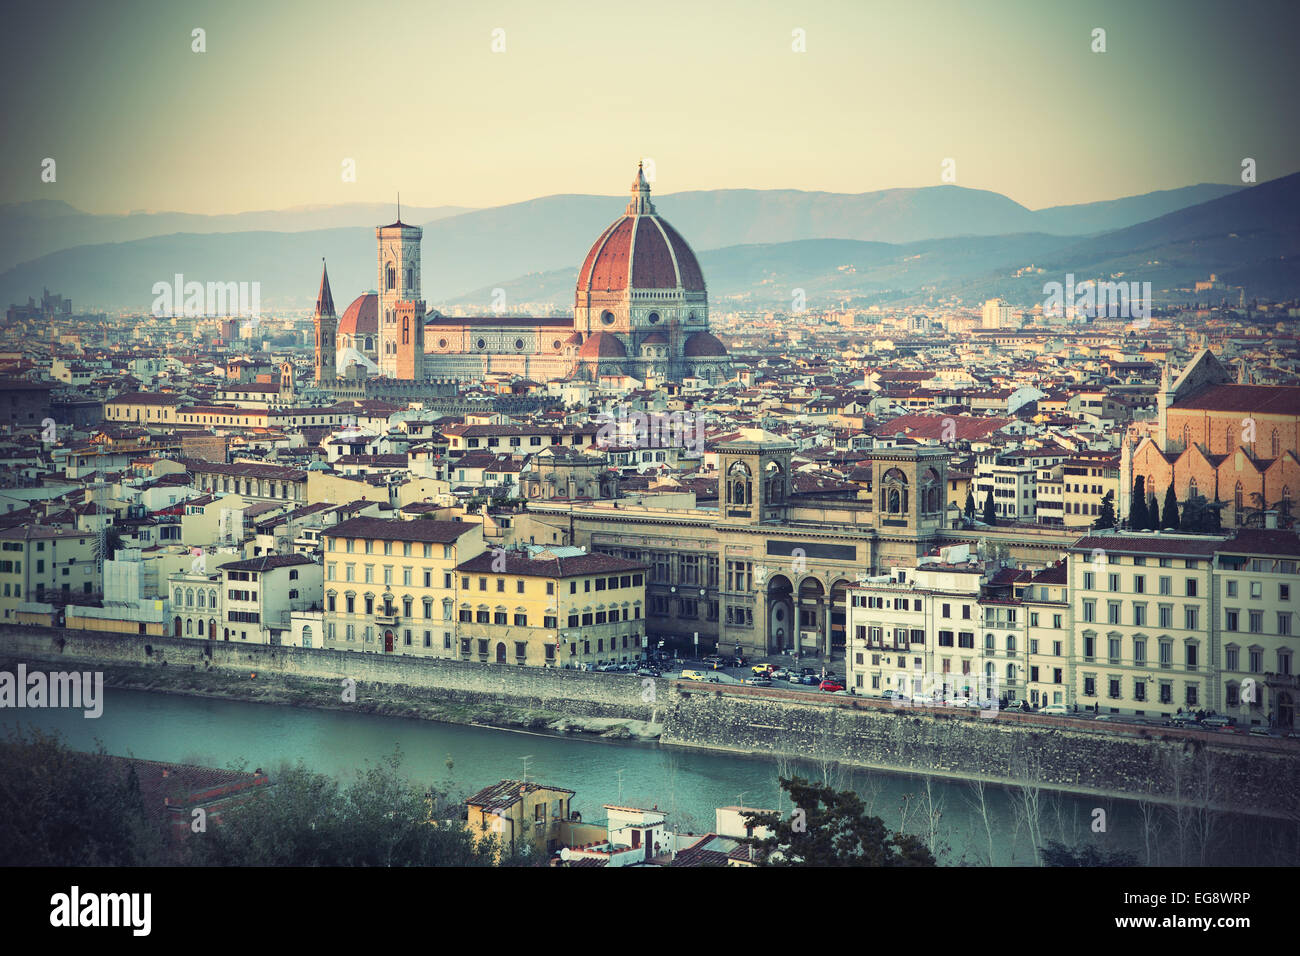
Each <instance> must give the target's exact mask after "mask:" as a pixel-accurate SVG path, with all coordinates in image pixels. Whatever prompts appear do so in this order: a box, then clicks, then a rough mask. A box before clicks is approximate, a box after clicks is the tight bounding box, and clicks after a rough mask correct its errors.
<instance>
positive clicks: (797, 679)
mask: <svg viewBox="0 0 1300 956" xmlns="http://www.w3.org/2000/svg"><path fill="white" fill-rule="evenodd" d="M785 679H786V680H788V681H789V682H790V683H791V684H802V683H803V677H802V675H800V674H796V673H795V672H794V671H788V672H787V673H786V675H785Z"/></svg>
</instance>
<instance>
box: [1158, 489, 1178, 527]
mask: <svg viewBox="0 0 1300 956" xmlns="http://www.w3.org/2000/svg"><path fill="white" fill-rule="evenodd" d="M1160 527H1162V528H1171V529H1173V530H1175V531H1176V530H1177V529H1178V498H1177V496H1176V495H1175V494H1174V481H1173V479H1172V478H1171V479H1169V487H1168V488H1166V489H1165V507H1164V510H1163V511H1161V513H1160Z"/></svg>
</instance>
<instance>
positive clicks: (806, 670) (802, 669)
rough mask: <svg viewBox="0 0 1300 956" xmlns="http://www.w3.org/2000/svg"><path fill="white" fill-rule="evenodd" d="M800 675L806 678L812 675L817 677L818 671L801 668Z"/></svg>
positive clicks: (812, 668) (810, 668) (811, 668)
mask: <svg viewBox="0 0 1300 956" xmlns="http://www.w3.org/2000/svg"><path fill="white" fill-rule="evenodd" d="M799 673H800V674H802V675H804V676H808V675H810V674H812V675H815V674H816V673H817V669H816V668H814V667H801V668H799Z"/></svg>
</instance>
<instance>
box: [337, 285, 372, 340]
mask: <svg viewBox="0 0 1300 956" xmlns="http://www.w3.org/2000/svg"><path fill="white" fill-rule="evenodd" d="M378 333H379V296H378V295H377V294H376V293H374V292H367V293H365V294H364V295H359V296H357V297H356V298H355V299H353V300H352V304H351V305H350V306H348V308H347V311H346V312H344V313H343V318H341V319H339V328H338V334H339V335H377V334H378Z"/></svg>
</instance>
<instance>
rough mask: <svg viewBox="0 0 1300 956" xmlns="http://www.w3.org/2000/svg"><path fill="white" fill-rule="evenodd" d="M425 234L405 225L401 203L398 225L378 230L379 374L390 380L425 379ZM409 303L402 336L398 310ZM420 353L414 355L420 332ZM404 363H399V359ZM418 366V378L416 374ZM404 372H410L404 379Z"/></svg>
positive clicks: (391, 224) (398, 210)
mask: <svg viewBox="0 0 1300 956" xmlns="http://www.w3.org/2000/svg"><path fill="white" fill-rule="evenodd" d="M423 235H424V230H423V229H421V228H420V227H419V226H408V225H407V224H406V223H404V222H402V206H401V200H400V198H399V200H398V206H397V221H396V222H392V223H390V224H388V225H387V226H379V227H377V228H376V229H375V238H376V240H378V246H379V285H378V289H379V343H378V344H379V374H380V375H381V376H384V377H387V378H394V379H395V378H403V377H405V378H412V377H418V378H423V376H424V302H423V301H422V300H421V298H420V239H421V238H422V237H423ZM402 303H408V304H411V305H412V306H413V309H411V310H408V312H414V313H416V314H414V315H411V314H407V315H406V316H405V318H406V319H407V320H408V324H407V334H406V337H405V340H404V339H403V335H402V321H401V317H399V315H398V306H399V305H400V304H402ZM417 327H418V333H419V353H418V355H416V354H414V349H413V346H414V345H415V338H416V332H417ZM399 354H402V356H403V360H402V361H400V362H399V360H398V355H399ZM417 366H418V375H415V374H413V373H414V372H415V371H416V367H417ZM402 372H406V373H407V374H406V375H403V374H402Z"/></svg>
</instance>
